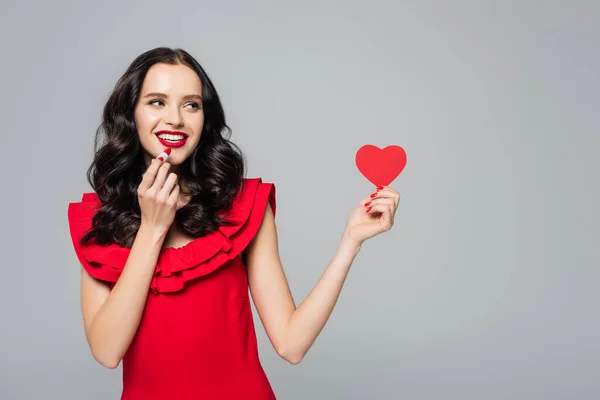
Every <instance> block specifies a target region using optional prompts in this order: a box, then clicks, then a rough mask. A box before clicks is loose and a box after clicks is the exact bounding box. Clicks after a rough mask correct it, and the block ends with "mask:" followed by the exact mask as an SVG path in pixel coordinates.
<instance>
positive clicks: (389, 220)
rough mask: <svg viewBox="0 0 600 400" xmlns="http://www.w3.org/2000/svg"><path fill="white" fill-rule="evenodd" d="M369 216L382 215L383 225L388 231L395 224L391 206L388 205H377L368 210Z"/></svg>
mask: <svg viewBox="0 0 600 400" xmlns="http://www.w3.org/2000/svg"><path fill="white" fill-rule="evenodd" d="M367 212H368V213H369V214H373V213H380V214H381V215H380V218H381V225H382V226H383V227H384V228H385V229H386V230H387V229H390V228H391V227H392V225H393V224H394V216H393V214H392V208H391V206H389V205H387V204H377V205H374V206H373V207H372V208H371V207H370V208H369V209H367Z"/></svg>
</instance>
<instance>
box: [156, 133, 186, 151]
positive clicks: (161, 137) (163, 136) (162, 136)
mask: <svg viewBox="0 0 600 400" xmlns="http://www.w3.org/2000/svg"><path fill="white" fill-rule="evenodd" d="M156 138H157V139H158V141H159V142H160V143H161V144H162V145H163V146H166V147H173V148H176V147H181V146H183V145H184V144H185V142H186V141H187V139H188V135H187V134H185V133H183V132H171V131H160V132H157V133H156Z"/></svg>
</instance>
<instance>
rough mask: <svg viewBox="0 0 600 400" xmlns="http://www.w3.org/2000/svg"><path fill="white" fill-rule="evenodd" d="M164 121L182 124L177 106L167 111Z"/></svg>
mask: <svg viewBox="0 0 600 400" xmlns="http://www.w3.org/2000/svg"><path fill="white" fill-rule="evenodd" d="M165 122H166V123H167V124H169V125H172V126H181V125H182V124H183V118H181V114H180V113H179V109H178V108H177V107H175V108H171V109H170V110H168V111H167V115H166V116H165Z"/></svg>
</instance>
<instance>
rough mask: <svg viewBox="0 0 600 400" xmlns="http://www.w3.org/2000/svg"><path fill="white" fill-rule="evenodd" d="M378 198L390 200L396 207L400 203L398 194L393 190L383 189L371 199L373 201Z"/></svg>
mask: <svg viewBox="0 0 600 400" xmlns="http://www.w3.org/2000/svg"><path fill="white" fill-rule="evenodd" d="M378 198H391V199H393V200H394V204H395V205H396V206H398V203H399V202H400V193H398V192H396V191H395V190H393V189H390V188H387V187H384V188H383V189H381V190H380V191H378V192H377V194H376V195H375V196H374V197H373V200H374V199H378Z"/></svg>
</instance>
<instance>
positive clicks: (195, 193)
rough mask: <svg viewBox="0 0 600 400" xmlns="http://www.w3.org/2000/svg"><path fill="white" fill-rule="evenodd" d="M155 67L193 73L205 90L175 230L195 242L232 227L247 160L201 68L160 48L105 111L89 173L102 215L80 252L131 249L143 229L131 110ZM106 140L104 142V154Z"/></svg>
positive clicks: (133, 68) (125, 80)
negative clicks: (93, 246)
mask: <svg viewBox="0 0 600 400" xmlns="http://www.w3.org/2000/svg"><path fill="white" fill-rule="evenodd" d="M157 63H165V64H171V65H177V64H183V65H186V66H188V67H190V68H192V69H193V70H194V71H196V73H197V74H198V77H199V78H200V82H201V84H202V97H203V99H202V108H203V109H204V127H203V130H202V134H201V136H200V141H199V143H198V145H197V147H196V148H195V149H194V151H193V152H192V153H191V154H190V156H189V157H188V158H187V159H186V160H185V161H184V162H183V163H182V164H181V165H180V169H179V174H178V176H179V185H180V187H181V186H183V187H187V189H188V192H186V194H190V195H191V199H190V201H189V202H188V204H187V205H186V206H185V207H183V208H181V209H179V210H178V211H177V212H176V214H175V221H174V223H176V224H177V226H178V228H179V229H180V230H181V231H182V232H184V233H185V234H188V235H191V236H193V237H201V236H204V235H205V234H207V233H210V232H213V231H215V230H216V229H217V228H218V227H219V226H221V225H222V224H226V223H227V221H225V218H226V216H227V212H228V211H229V210H230V209H231V205H232V204H233V199H234V198H235V196H236V195H237V193H238V191H239V190H240V188H241V185H242V183H243V178H244V176H245V172H246V171H245V169H246V165H245V158H244V156H243V154H242V151H241V150H240V148H239V147H238V146H237V145H235V144H234V143H233V142H231V141H229V136H230V135H231V129H230V128H229V127H228V126H227V124H226V122H225V113H224V111H223V107H222V106H221V102H220V100H219V96H218V94H217V91H216V89H215V87H214V86H213V84H212V82H211V80H210V79H209V77H208V75H207V74H206V72H205V71H204V69H203V68H202V66H200V64H199V63H198V62H197V61H196V60H195V59H194V58H193V57H192V56H191V55H190V54H188V53H187V52H186V51H184V50H182V49H170V48H166V47H159V48H155V49H153V50H149V51H147V52H145V53H143V54H141V55H140V56H138V57H137V58H136V59H135V60H134V61H133V63H131V65H130V66H129V68H127V70H126V71H125V73H124V74H123V76H122V77H121V78H120V79H119V80H118V81H117V84H116V85H115V88H114V90H113V92H112V94H111V95H110V97H109V99H108V101H107V102H106V105H105V106H104V112H103V115H102V123H101V125H100V127H99V128H98V130H97V131H96V137H95V140H94V150H95V156H94V159H93V162H92V164H91V165H90V167H89V169H88V171H87V180H88V182H89V183H90V185H91V186H92V188H93V189H94V191H95V192H96V194H97V195H98V198H99V199H100V201H101V203H102V207H101V208H99V209H98V211H97V212H96V213H95V215H94V217H93V220H92V228H91V229H90V230H89V231H88V232H87V233H86V234H85V235H84V236H83V237H82V238H81V241H80V242H81V244H82V245H83V244H87V243H89V242H90V241H91V240H92V239H95V242H96V243H97V244H100V245H108V244H113V243H116V244H118V245H120V246H124V247H128V248H131V246H132V245H133V241H134V239H135V236H136V234H137V231H138V229H139V226H140V223H141V213H140V206H139V203H138V199H137V188H138V185H139V184H140V182H141V179H142V174H143V173H144V172H145V170H146V166H145V164H144V158H143V155H144V150H143V148H142V146H141V144H140V141H139V138H138V133H137V128H136V124H135V120H134V110H135V106H136V104H137V102H138V99H139V96H140V91H141V88H142V83H143V81H144V78H145V76H146V73H147V72H148V70H149V69H150V67H152V66H153V65H154V64H157ZM225 135H227V137H225ZM102 138H104V139H105V141H104V143H103V144H102V145H101V146H100V147H99V144H100V142H101V140H100V139H102ZM98 147H99V148H98ZM182 184H183V185H182ZM183 187H181V189H183ZM182 193H183V191H182Z"/></svg>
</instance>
